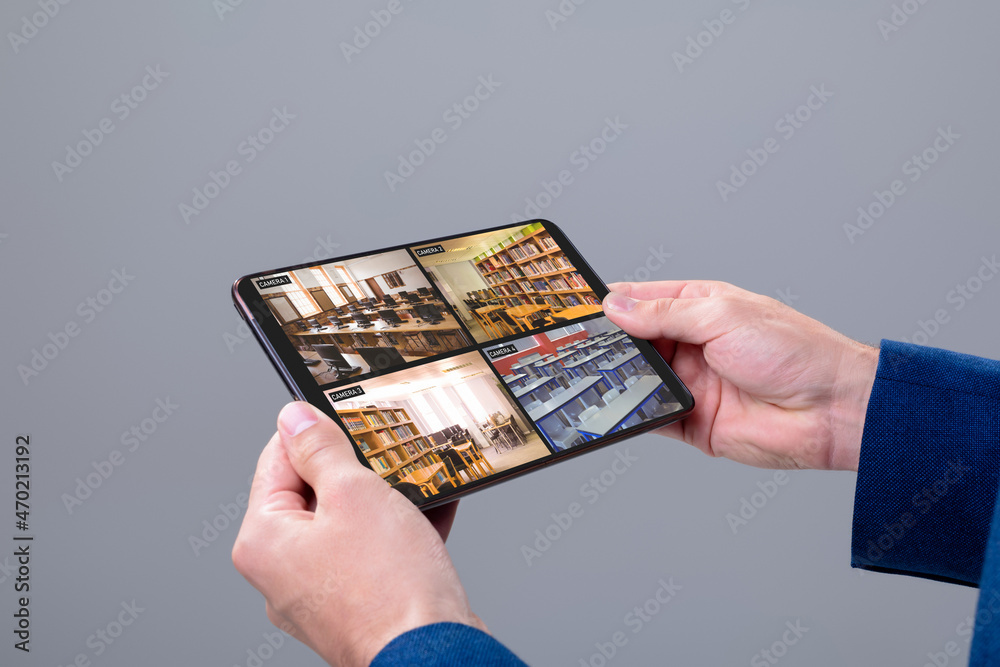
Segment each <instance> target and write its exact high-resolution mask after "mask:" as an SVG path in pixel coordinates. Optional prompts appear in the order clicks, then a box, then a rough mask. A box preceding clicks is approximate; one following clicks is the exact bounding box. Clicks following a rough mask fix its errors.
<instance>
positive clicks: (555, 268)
mask: <svg viewBox="0 0 1000 667" xmlns="http://www.w3.org/2000/svg"><path fill="white" fill-rule="evenodd" d="M473 263H474V264H475V266H476V270H477V271H479V275H480V276H482V278H483V280H484V281H485V282H486V284H487V285H489V286H490V289H491V290H492V291H493V293H494V294H496V297H497V298H498V299H499V300H500V301H502V302H503V303H504V305H505V306H507V307H508V308H510V307H514V306H521V305H530V304H533V303H535V298H536V297H540V298H542V299H543V300H544V301H545V303H547V304H548V305H550V306H552V307H553V308H557V309H561V308H572V307H573V306H583V305H600V303H601V300H600V299H598V298H597V296H596V295H595V294H594V291H593V290H592V289H590V286H589V285H587V282H586V281H585V280H584V279H583V276H581V275H580V273H579V272H578V271H577V270H576V267H574V266H573V264H572V263H571V262H570V261H569V259H567V257H566V254H565V253H564V252H563V251H562V250H561V249H560V248H559V246H558V244H556V242H555V239H553V238H552V235H551V234H550V233H549V232H548V231H547V230H546V229H545V228H544V227H543V226H542V225H541V224H540V223H535V224H533V225H530V226H528V227H525V228H524V229H522V230H521V231H520V232H518V233H517V234H515V235H514V236H512V237H511V238H510V239H509V240H508V241H507V242H506V243H504V244H502V246H497V247H494V248H492V249H491V250H490V251H488V252H486V253H483V254H482V255H480V256H479V257H476V258H475V259H474V260H473Z"/></svg>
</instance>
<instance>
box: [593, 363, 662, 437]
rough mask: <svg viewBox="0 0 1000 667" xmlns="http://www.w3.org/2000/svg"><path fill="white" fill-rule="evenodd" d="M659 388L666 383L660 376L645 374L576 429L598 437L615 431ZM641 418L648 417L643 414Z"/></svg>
mask: <svg viewBox="0 0 1000 667" xmlns="http://www.w3.org/2000/svg"><path fill="white" fill-rule="evenodd" d="M661 389H666V385H664V384H663V382H662V381H661V380H660V378H658V377H656V376H655V375H646V376H644V377H642V378H640V379H639V381H638V382H636V383H635V384H633V385H632V386H631V387H629V388H628V390H626V391H624V392H622V393H621V395H619V396H618V398H616V399H614V400H613V401H611V405H609V406H607V407H605V408H602V409H601V410H600V411H599V412H598V413H597V414H595V415H594V416H593V417H591V418H590V419H588V420H587V421H585V422H582V423H581V424H580V425H579V426H577V427H576V430H577V431H578V432H579V433H580V434H581V435H583V436H584V437H586V438H599V437H601V436H603V435H606V434H608V433H610V432H611V431H615V430H617V429H619V428H621V427H622V424H623V422H625V421H627V420H628V419H629V418H630V417H632V416H633V415H634V414H636V413H637V412H639V411H640V410H641V408H642V406H643V405H644V404H645V403H646V402H647V401H648V400H649V399H651V398H652V397H653V396H654V395H655V394H656V393H657V392H658V391H660V390H661ZM643 418H644V419H649V417H646V416H645V415H643Z"/></svg>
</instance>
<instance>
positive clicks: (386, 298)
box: [382, 296, 396, 308]
mask: <svg viewBox="0 0 1000 667" xmlns="http://www.w3.org/2000/svg"><path fill="white" fill-rule="evenodd" d="M382 303H384V304H385V305H387V306H389V307H390V308H392V307H394V306H395V305H396V300H395V299H393V298H392V297H391V296H384V297H382Z"/></svg>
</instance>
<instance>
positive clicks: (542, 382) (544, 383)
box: [514, 375, 559, 406]
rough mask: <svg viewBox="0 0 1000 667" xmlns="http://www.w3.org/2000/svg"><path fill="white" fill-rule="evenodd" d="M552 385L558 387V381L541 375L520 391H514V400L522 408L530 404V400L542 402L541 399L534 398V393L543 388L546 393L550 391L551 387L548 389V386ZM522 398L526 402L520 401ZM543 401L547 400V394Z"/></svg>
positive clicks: (549, 376)
mask: <svg viewBox="0 0 1000 667" xmlns="http://www.w3.org/2000/svg"><path fill="white" fill-rule="evenodd" d="M553 383H555V384H556V385H558V384H559V381H558V380H557V379H556V378H554V377H552V376H551V375H543V376H542V377H540V378H538V379H537V380H533V381H532V382H529V383H528V384H526V385H524V386H523V387H521V388H520V389H517V390H516V391H514V398H516V399H517V401H518V403H520V404H521V405H522V406H526V405H528V403H531V401H532V400H542V399H541V398H538V397H537V396H535V392H536V391H538V390H540V389H543V388H544V389H546V390H547V391H551V389H553V387H550V386H549V385H551V384H553ZM524 398H526V399H528V400H521V399H524ZM545 400H548V395H547V394H546V396H545Z"/></svg>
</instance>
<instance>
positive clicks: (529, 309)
mask: <svg viewBox="0 0 1000 667" xmlns="http://www.w3.org/2000/svg"><path fill="white" fill-rule="evenodd" d="M543 310H552V306H549V305H544V306H539V305H537V304H525V305H523V306H514V307H513V308H508V309H507V314H508V315H510V316H511V317H513V318H514V320H515V321H516V322H517V324H518V326H520V327H521V329H522V330H523V331H530V330H531V323H530V322H529V321H528V318H529V317H531V316H532V315H534V314H535V313H538V312H541V311H543Z"/></svg>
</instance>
